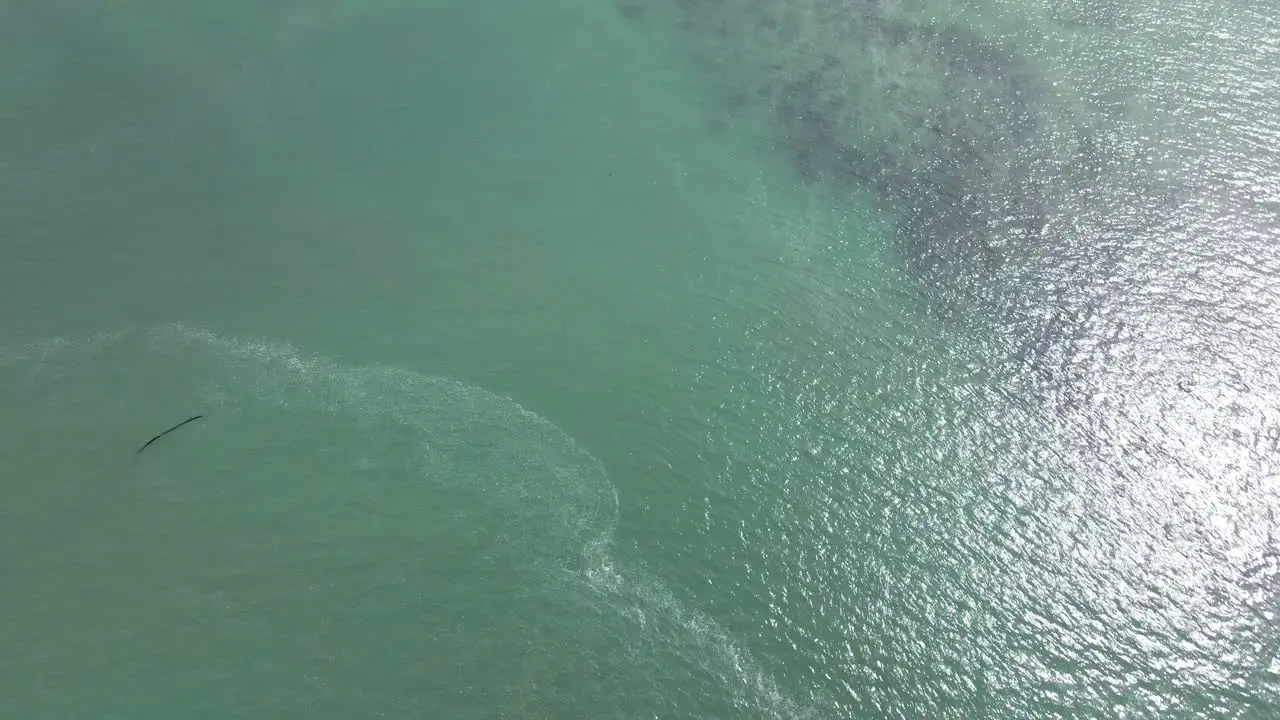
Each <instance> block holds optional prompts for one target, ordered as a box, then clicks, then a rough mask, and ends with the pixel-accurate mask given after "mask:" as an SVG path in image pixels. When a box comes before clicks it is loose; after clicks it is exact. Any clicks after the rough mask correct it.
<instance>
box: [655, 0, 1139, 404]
mask: <svg viewBox="0 0 1280 720" xmlns="http://www.w3.org/2000/svg"><path fill="white" fill-rule="evenodd" d="M673 2H674V8H673V10H672V12H673V13H674V17H675V18H676V21H677V23H678V25H679V27H680V29H681V31H682V32H683V34H684V36H685V38H686V40H687V43H688V46H689V48H690V52H691V55H692V57H693V61H694V62H695V64H696V65H697V66H698V67H699V68H700V69H701V71H702V72H703V73H704V74H705V75H706V76H707V77H708V83H707V85H708V90H709V91H710V92H711V93H712V95H713V96H715V97H716V100H717V102H716V105H717V108H718V110H717V112H718V113H720V114H722V115H724V116H728V117H731V118H734V117H737V118H744V117H750V118H752V119H754V120H758V121H763V122H764V123H765V124H766V125H767V126H768V128H769V133H770V134H771V135H772V136H773V137H774V138H775V144H776V147H777V148H778V149H780V150H781V151H782V152H784V153H785V155H786V158H787V160H788V161H789V163H790V164H791V165H792V166H793V167H794V168H795V170H796V171H797V172H798V173H799V174H800V175H801V176H803V177H804V178H805V179H807V180H809V181H812V182H814V183H820V184H822V185H824V186H826V187H828V188H831V189H834V190H835V191H836V193H837V195H838V194H840V193H841V192H857V193H859V195H860V196H862V195H865V193H867V192H868V191H869V192H870V193H871V195H872V196H873V197H875V198H876V199H877V201H878V202H879V204H880V205H881V206H882V209H883V210H885V211H886V212H888V213H889V214H890V215H891V217H894V218H896V223H897V231H898V232H897V237H898V243H899V251H900V255H901V256H902V258H903V260H904V262H905V264H906V265H907V266H908V267H909V268H910V269H911V270H912V271H913V273H914V274H915V276H916V277H917V278H918V279H919V280H920V284H921V286H922V287H923V288H925V289H926V292H927V293H928V294H929V295H930V298H931V304H932V305H933V306H934V307H935V308H936V309H938V310H939V311H940V312H943V313H944V314H952V313H960V314H963V315H964V316H965V317H967V318H970V319H972V318H980V319H981V320H980V321H981V322H986V323H996V324H998V329H999V330H1000V332H1001V333H1002V334H1003V335H1004V336H1006V337H1013V338H1014V339H1013V340H1012V344H1013V345H1014V346H1015V347H1012V348H1011V352H1010V353H1009V356H1010V358H1011V359H1012V360H1013V361H1015V362H1018V363H1023V364H1026V365H1027V366H1028V367H1032V368H1033V369H1034V370H1036V373H1037V374H1039V375H1040V376H1042V377H1044V378H1046V379H1051V376H1055V375H1059V374H1061V373H1059V370H1061V366H1063V365H1064V363H1066V360H1065V355H1064V354H1063V353H1064V352H1065V353H1067V354H1070V349H1069V347H1068V346H1069V345H1070V344H1071V342H1072V338H1073V337H1076V336H1078V335H1079V334H1080V332H1081V330H1080V329H1079V328H1080V324H1081V323H1084V322H1087V320H1088V315H1089V313H1090V312H1091V308H1092V307H1093V306H1095V305H1096V302H1095V301H1094V300H1085V301H1080V300H1078V299H1067V298H1063V297H1058V298H1050V299H1049V301H1047V305H1046V299H1045V297H1044V295H1045V293H1046V292H1048V291H1047V290H1046V288H1051V287H1053V286H1054V285H1055V284H1056V282H1055V278H1059V279H1060V278H1061V277H1062V276H1063V275H1064V274H1069V273H1082V272H1087V273H1094V274H1097V273H1103V274H1105V273H1107V272H1108V268H1109V267H1110V266H1111V264H1113V263H1114V262H1117V261H1118V258H1117V257H1116V255H1115V253H1113V252H1110V251H1108V247H1110V246H1109V245H1108V243H1107V242H1100V243H1099V244H1098V246H1097V247H1095V248H1093V251H1091V252H1089V253H1086V256H1085V257H1081V256H1080V255H1079V253H1078V252H1076V249H1077V246H1078V245H1079V239H1078V235H1079V234H1080V233H1079V232H1075V233H1073V234H1072V235H1071V236H1070V237H1068V236H1067V235H1064V234H1063V231H1062V229H1061V228H1062V227H1063V225H1064V224H1066V225H1071V224H1073V223H1074V224H1076V225H1077V226H1078V224H1079V223H1078V221H1077V220H1078V218H1080V217H1085V216H1093V217H1101V216H1104V215H1107V214H1114V211H1115V208H1114V207H1113V208H1110V209H1106V208H1103V207H1102V206H1101V205H1102V204H1103V203H1104V202H1106V198H1111V199H1113V200H1114V198H1115V197H1117V193H1115V192H1110V193H1108V192H1104V191H1102V188H1103V187H1104V186H1105V185H1107V184H1108V183H1111V184H1112V185H1113V186H1115V184H1116V182H1117V179H1118V177H1119V176H1118V175H1117V173H1116V172H1115V171H1116V169H1117V167H1118V165H1117V162H1118V160H1117V159H1118V153H1117V152H1116V151H1115V148H1114V147H1110V146H1108V142H1109V141H1108V138H1109V137H1112V135H1111V134H1109V133H1108V132H1107V131H1106V126H1105V123H1107V122H1109V121H1110V120H1114V119H1115V116H1114V113H1113V115H1112V117H1111V118H1110V120H1109V119H1108V117H1107V115H1106V109H1104V108H1099V107H1095V106H1093V105H1090V104H1089V103H1087V102H1086V101H1085V100H1084V99H1083V98H1084V95H1083V94H1082V93H1079V92H1072V91H1071V90H1068V89H1066V88H1068V87H1069V84H1068V83H1064V82H1061V81H1062V78H1060V77H1054V76H1052V75H1051V74H1050V70H1048V69H1047V68H1048V65H1047V64H1046V63H1045V62H1044V61H1043V60H1041V59H1039V58H1033V56H1032V54H1031V52H1030V49H1031V45H1030V44H1029V41H1028V40H1027V38H1025V37H1023V38H1022V44H1019V40H1018V38H1019V37H1021V36H1025V35H1026V33H1025V32H1021V35H1020V26H1019V24H1018V23H1019V19H1017V18H1015V19H1011V20H1008V21H1006V22H1005V24H1004V25H1003V26H1002V25H1001V22H1002V19H1001V18H1000V17H999V16H998V15H996V14H991V15H990V16H983V15H982V13H981V12H979V11H978V10H974V9H973V8H968V9H966V10H965V12H964V14H963V15H958V14H956V13H955V12H954V11H952V10H950V9H948V8H947V6H945V5H941V4H940V5H937V6H930V5H929V4H928V3H927V2H925V1H924V0H673ZM1077 4H1080V3H1077ZM1090 7H1091V8H1094V9H1096V8H1101V7H1103V4H1102V3H1101V1H1100V0H1098V1H1097V2H1093V3H1092V5H1091V6H1090ZM1094 14H1098V15H1102V16H1105V18H1104V19H1105V20H1106V21H1111V20H1113V19H1114V18H1113V17H1112V15H1113V14H1109V13H1103V12H1101V11H1099V12H1097V13H1094ZM1086 15H1089V13H1084V12H1080V13H1075V14H1074V18H1073V19H1074V20H1077V21H1078V19H1079V18H1080V17H1081V16H1086ZM1041 19H1042V20H1044V21H1046V22H1058V21H1057V20H1055V19H1053V18H1051V17H1048V16H1045V17H1044V18H1041ZM1113 110H1114V109H1113ZM1122 112H1123V109H1122ZM1132 180H1133V178H1132V177H1129V178H1128V180H1127V181H1128V182H1131V181H1132ZM1064 221H1065V222H1064ZM1115 229H1116V228H1115V227H1112V228H1111V230H1113V231H1114V230H1115ZM1095 230H1096V229H1095ZM1086 234H1089V233H1086ZM1092 234H1093V235H1094V236H1100V235H1105V234H1106V232H1104V231H1103V230H1098V231H1097V232H1093V233H1092ZM1095 300H1096V299H1095ZM1064 348H1066V349H1065V350H1064ZM1052 366H1058V367H1056V368H1055V367H1052ZM1058 380H1061V378H1058Z"/></svg>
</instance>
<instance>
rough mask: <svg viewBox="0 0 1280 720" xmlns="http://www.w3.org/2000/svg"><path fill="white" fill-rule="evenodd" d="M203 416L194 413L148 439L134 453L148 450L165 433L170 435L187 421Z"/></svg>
mask: <svg viewBox="0 0 1280 720" xmlns="http://www.w3.org/2000/svg"><path fill="white" fill-rule="evenodd" d="M202 417H204V416H203V415H194V416H192V417H189V418H187V419H186V420H183V421H182V422H180V423H178V424H177V425H174V426H173V427H171V428H169V429H168V430H165V431H164V432H162V433H160V434H159V435H157V436H155V437H153V438H151V439H150V440H148V441H146V442H145V443H143V444H142V447H140V448H138V449H137V450H135V451H134V453H133V454H134V455H137V454H139V453H141V452H142V451H143V450H146V449H147V447H148V446H149V445H151V443H153V442H155V441H157V440H159V439H160V438H162V437H164V436H165V435H168V434H169V433H171V432H173V431H174V430H177V429H178V428H180V427H182V426H183V425H186V424H187V423H189V422H192V421H193V420H199V419H200V418H202Z"/></svg>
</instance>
